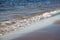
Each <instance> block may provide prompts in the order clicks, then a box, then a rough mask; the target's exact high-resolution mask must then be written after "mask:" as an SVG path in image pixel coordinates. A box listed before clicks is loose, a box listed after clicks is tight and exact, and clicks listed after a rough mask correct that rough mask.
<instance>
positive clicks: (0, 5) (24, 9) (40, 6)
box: [0, 0, 60, 20]
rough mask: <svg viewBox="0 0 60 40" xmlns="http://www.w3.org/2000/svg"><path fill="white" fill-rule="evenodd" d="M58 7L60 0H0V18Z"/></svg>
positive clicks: (10, 17) (25, 14) (30, 13)
mask: <svg viewBox="0 0 60 40" xmlns="http://www.w3.org/2000/svg"><path fill="white" fill-rule="evenodd" d="M59 8H60V0H0V20H7V19H15V18H17V17H22V16H29V15H32V14H35V13H37V14H38V13H41V12H45V11H48V10H55V9H59Z"/></svg>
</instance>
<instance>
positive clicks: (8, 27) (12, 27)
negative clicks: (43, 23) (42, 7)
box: [0, 9, 60, 35]
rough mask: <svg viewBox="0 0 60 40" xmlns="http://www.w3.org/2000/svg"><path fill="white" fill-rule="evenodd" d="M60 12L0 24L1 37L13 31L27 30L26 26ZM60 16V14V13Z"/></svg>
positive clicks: (59, 10)
mask: <svg viewBox="0 0 60 40" xmlns="http://www.w3.org/2000/svg"><path fill="white" fill-rule="evenodd" d="M59 12H60V9H58V10H54V11H49V12H45V13H42V14H35V15H34V16H31V17H30V18H29V17H28V18H25V19H22V20H18V19H13V20H8V21H4V22H1V23H0V27H1V28H0V35H5V33H7V34H8V33H10V32H12V31H16V30H17V29H18V28H21V27H22V28H25V27H26V26H29V25H31V24H33V23H35V22H38V21H40V20H43V19H47V18H50V17H52V16H53V15H55V14H58V13H59ZM59 14H60V13H59Z"/></svg>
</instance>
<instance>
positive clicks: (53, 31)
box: [13, 25, 60, 40]
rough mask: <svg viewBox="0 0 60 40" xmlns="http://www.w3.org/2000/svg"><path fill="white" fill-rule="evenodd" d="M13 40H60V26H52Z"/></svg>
mask: <svg viewBox="0 0 60 40" xmlns="http://www.w3.org/2000/svg"><path fill="white" fill-rule="evenodd" d="M13 40H60V25H50V26H48V27H46V28H44V29H38V30H35V31H34V32H31V33H29V34H26V35H24V36H23V37H18V38H15V39H13Z"/></svg>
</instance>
